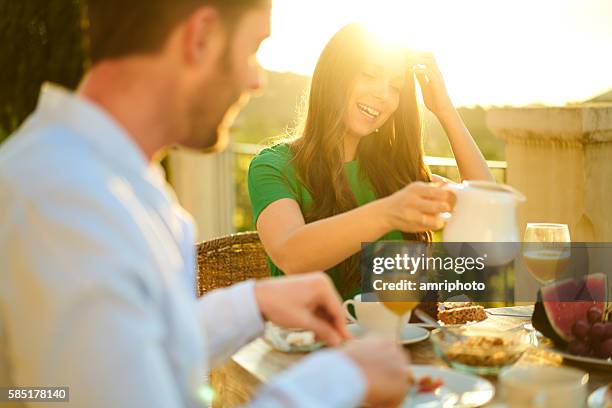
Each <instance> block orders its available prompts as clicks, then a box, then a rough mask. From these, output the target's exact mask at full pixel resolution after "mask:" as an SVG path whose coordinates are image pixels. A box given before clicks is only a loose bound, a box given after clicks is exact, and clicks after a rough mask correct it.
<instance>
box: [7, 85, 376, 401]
mask: <svg viewBox="0 0 612 408" xmlns="http://www.w3.org/2000/svg"><path fill="white" fill-rule="evenodd" d="M194 236H195V234H194V226H193V222H192V220H191V219H190V217H189V215H188V214H187V213H186V212H185V211H184V210H183V209H182V208H181V207H180V206H179V205H178V203H177V202H176V200H175V198H174V196H173V194H172V192H171V190H170V189H169V187H168V186H167V184H166V182H165V180H164V178H163V173H162V172H161V171H160V168H159V167H158V166H154V165H150V164H149V163H148V162H147V161H146V158H145V157H144V155H143V154H142V152H141V151H140V150H139V148H138V147H137V146H136V145H135V144H134V143H133V141H132V139H131V138H130V137H129V136H128V134H127V133H126V131H125V130H124V129H123V128H122V127H121V126H120V125H119V124H118V123H117V122H116V121H115V120H113V118H112V117H110V116H109V115H108V114H107V113H106V112H105V111H104V110H102V109H101V108H99V107H98V106H96V105H95V104H93V103H91V102H89V101H87V100H85V99H83V98H81V97H79V96H76V95H74V94H72V93H70V92H67V91H65V90H63V89H61V88H59V87H56V86H52V85H49V84H46V85H44V86H43V90H42V91H41V97H40V100H39V104H38V107H37V109H36V111H35V112H34V113H33V114H32V115H31V116H30V117H29V118H28V119H27V121H26V122H25V123H24V124H23V125H22V127H21V128H20V129H19V130H18V131H17V133H16V134H15V135H13V136H12V137H11V138H10V139H9V140H8V141H6V142H5V143H4V144H3V145H2V146H0V386H2V385H6V384H12V385H15V386H69V387H70V406H75V407H101V408H102V407H104V408H107V407H130V408H139V407H143V408H144V407H163V408H174V407H177V408H178V407H196V406H202V404H203V402H202V400H201V398H200V397H199V394H198V389H199V388H200V387H201V384H202V382H203V380H204V375H205V372H206V370H207V368H208V367H211V366H214V365H215V364H217V363H219V362H221V361H223V360H224V359H226V358H228V357H229V356H230V355H231V354H232V353H234V352H235V351H236V350H237V349H238V348H239V347H240V346H242V345H244V344H245V343H246V342H247V341H249V340H251V339H253V338H254V337H256V336H258V335H260V334H261V332H262V329H263V322H262V320H261V317H260V314H259V311H258V308H257V304H256V301H255V297H254V293H253V283H252V282H245V283H242V284H239V285H235V286H233V287H231V288H228V289H223V290H218V291H214V292H211V293H210V294H208V295H206V296H204V297H203V298H200V299H196V298H195V296H194V270H195V256H194V246H193V244H194ZM3 354H4V356H3ZM364 392H365V382H364V378H363V376H362V374H361V373H360V372H359V370H358V369H357V368H356V366H355V365H354V364H353V363H352V362H351V361H350V360H349V359H348V358H346V357H345V356H344V355H343V354H341V353H339V352H337V351H331V350H330V351H324V352H321V353H314V354H313V355H311V356H309V357H308V358H306V359H304V360H303V362H301V363H300V364H297V365H295V366H294V367H292V368H291V369H290V370H288V371H287V372H286V373H285V374H283V375H282V376H279V377H278V378H277V379H276V380H274V381H272V382H271V383H269V384H267V385H266V386H264V387H262V389H261V390H260V392H259V393H258V394H257V395H256V397H255V398H254V400H253V401H252V402H251V406H253V407H271V408H272V407H290V406H291V407H324V406H328V407H350V406H354V405H356V404H357V403H358V402H359V401H360V400H361V398H362V397H363V394H364ZM36 406H42V405H39V404H37V405H36ZM51 406H54V405H53V404H51Z"/></svg>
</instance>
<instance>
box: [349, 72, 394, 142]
mask: <svg viewBox="0 0 612 408" xmlns="http://www.w3.org/2000/svg"><path fill="white" fill-rule="evenodd" d="M404 67H405V66H404V65H403V64H399V63H396V64H391V63H387V64H384V65H383V64H380V63H377V62H374V61H370V62H366V64H365V65H364V66H363V68H362V69H361V71H360V72H358V74H357V77H356V78H355V81H354V82H353V88H352V90H351V92H350V93H349V99H348V107H347V111H346V116H345V125H346V127H347V129H348V131H349V133H350V134H352V135H355V136H359V137H362V136H366V135H369V134H370V133H372V132H374V131H375V130H376V129H378V128H380V127H381V126H382V125H383V124H384V123H385V122H386V121H387V119H389V117H390V116H391V115H392V114H393V112H395V110H396V109H397V106H398V105H399V97H400V91H401V89H402V87H404V85H405V78H406V73H405V72H404V69H405V68H404Z"/></svg>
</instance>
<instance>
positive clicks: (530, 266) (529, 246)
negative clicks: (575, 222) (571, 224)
mask: <svg viewBox="0 0 612 408" xmlns="http://www.w3.org/2000/svg"><path fill="white" fill-rule="evenodd" d="M523 241H524V243H523V261H524V263H525V266H526V267H527V270H529V273H531V276H533V277H534V278H535V279H536V280H537V281H538V282H540V283H541V284H543V285H545V284H547V283H551V282H553V281H555V279H557V278H559V276H560V275H561V274H562V273H563V271H565V269H566V268H567V266H568V264H569V260H570V255H571V244H570V242H571V241H570V233H569V228H568V227H567V225H566V224H552V223H528V224H527V227H526V228H525V236H524V238H523ZM524 328H525V329H526V330H528V331H535V328H534V327H533V325H532V324H531V323H527V324H525V325H524Z"/></svg>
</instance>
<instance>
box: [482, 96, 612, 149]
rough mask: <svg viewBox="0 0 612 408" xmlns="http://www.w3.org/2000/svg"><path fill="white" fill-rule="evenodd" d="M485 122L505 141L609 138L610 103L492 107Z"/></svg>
mask: <svg viewBox="0 0 612 408" xmlns="http://www.w3.org/2000/svg"><path fill="white" fill-rule="evenodd" d="M487 126H488V127H489V129H490V130H491V132H493V133H494V134H495V135H496V136H498V137H500V138H502V139H504V140H506V141H509V140H512V139H523V140H525V141H527V140H533V141H536V140H537V141H547V140H550V141H563V142H569V143H581V144H590V143H605V142H612V103H611V104H590V105H576V106H568V107H533V108H529V107H527V108H493V109H490V110H489V111H487Z"/></svg>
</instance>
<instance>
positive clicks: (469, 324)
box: [410, 320, 483, 330]
mask: <svg viewBox="0 0 612 408" xmlns="http://www.w3.org/2000/svg"><path fill="white" fill-rule="evenodd" d="M482 321H483V320H480V321H469V322H467V323H458V324H444V323H443V322H441V321H440V320H438V325H439V326H444V327H461V326H471V325H473V324H476V323H480V322H482ZM410 324H411V325H413V326H419V327H422V328H424V329H430V330H433V329H437V328H438V327H439V326H434V325H433V324H429V323H410Z"/></svg>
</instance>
